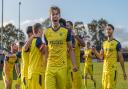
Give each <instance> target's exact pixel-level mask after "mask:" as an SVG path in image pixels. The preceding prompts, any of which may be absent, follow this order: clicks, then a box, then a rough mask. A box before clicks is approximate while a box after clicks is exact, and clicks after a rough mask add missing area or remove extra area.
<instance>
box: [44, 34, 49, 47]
mask: <svg viewBox="0 0 128 89" xmlns="http://www.w3.org/2000/svg"><path fill="white" fill-rule="evenodd" d="M44 42H45V44H46V45H48V40H47V38H46V36H45V35H44Z"/></svg>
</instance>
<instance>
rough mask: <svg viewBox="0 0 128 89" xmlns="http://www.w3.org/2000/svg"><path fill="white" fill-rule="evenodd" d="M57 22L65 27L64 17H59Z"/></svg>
mask: <svg viewBox="0 0 128 89" xmlns="http://www.w3.org/2000/svg"><path fill="white" fill-rule="evenodd" d="M59 23H60V25H61V26H64V27H66V20H65V19H63V18H60V20H59Z"/></svg>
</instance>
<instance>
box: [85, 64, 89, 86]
mask: <svg viewBox="0 0 128 89" xmlns="http://www.w3.org/2000/svg"><path fill="white" fill-rule="evenodd" d="M87 79H88V66H87V64H85V67H84V86H85V89H87Z"/></svg>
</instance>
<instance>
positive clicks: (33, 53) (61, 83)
mask: <svg viewBox="0 0 128 89" xmlns="http://www.w3.org/2000/svg"><path fill="white" fill-rule="evenodd" d="M49 18H50V20H51V22H52V24H51V26H50V27H48V28H47V29H45V30H42V26H41V24H40V23H35V24H34V25H33V26H28V27H27V29H26V33H27V35H28V39H27V41H26V42H18V44H17V43H15V42H13V43H12V44H11V50H10V52H9V53H7V54H6V56H5V59H4V66H3V80H4V85H5V89H11V88H12V82H13V69H14V67H15V70H16V74H17V81H16V86H15V88H16V89H87V79H88V75H90V76H91V78H90V79H91V80H92V81H93V82H94V87H95V88H96V80H95V78H94V75H93V62H92V55H96V56H97V57H98V58H99V60H104V65H103V77H102V89H116V82H117V81H116V80H117V72H118V69H117V63H116V62H117V59H119V61H120V64H121V67H122V70H123V75H124V80H126V79H127V76H126V72H125V67H124V59H123V57H122V52H121V44H120V42H119V41H117V40H116V39H114V38H113V32H114V26H113V25H111V24H108V25H107V27H106V33H107V40H106V41H104V42H103V46H102V49H101V51H100V53H99V52H98V51H97V50H96V48H95V47H91V44H90V42H89V41H86V42H84V41H83V39H81V38H80V37H79V36H78V35H77V33H75V31H74V28H73V27H74V26H73V23H72V21H66V20H64V19H60V18H61V11H60V8H59V7H57V6H53V7H51V8H50V10H49ZM81 47H84V48H85V50H84V55H83V57H84V59H85V67H84V69H83V71H84V76H82V74H81V70H80V49H81ZM82 79H84V84H83V83H82ZM88 89H89V88H88Z"/></svg>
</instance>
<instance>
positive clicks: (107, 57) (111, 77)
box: [93, 24, 127, 89]
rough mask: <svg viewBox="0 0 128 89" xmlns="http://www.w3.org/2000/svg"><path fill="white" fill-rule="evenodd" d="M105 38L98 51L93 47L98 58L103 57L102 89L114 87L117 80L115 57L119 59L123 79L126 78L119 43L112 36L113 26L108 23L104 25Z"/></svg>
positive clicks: (112, 88) (114, 88)
mask: <svg viewBox="0 0 128 89" xmlns="http://www.w3.org/2000/svg"><path fill="white" fill-rule="evenodd" d="M106 33H107V40H106V41H104V42H103V47H102V49H101V51H100V53H98V52H97V51H96V49H95V48H93V52H94V53H95V54H96V56H97V57H98V58H99V59H104V65H103V76H102V89H116V82H117V59H119V61H120V64H121V67H122V70H123V76H124V80H126V79H127V76H126V72H125V67H124V59H123V56H122V51H121V44H120V42H119V41H117V40H116V39H114V38H113V33H114V26H113V25H111V24H108V26H107V27H106Z"/></svg>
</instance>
